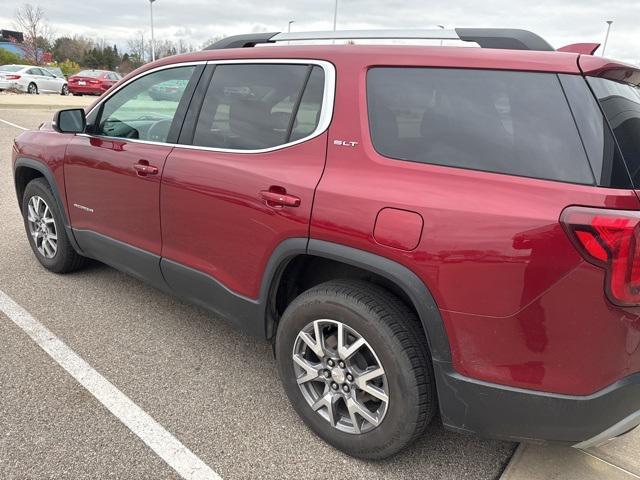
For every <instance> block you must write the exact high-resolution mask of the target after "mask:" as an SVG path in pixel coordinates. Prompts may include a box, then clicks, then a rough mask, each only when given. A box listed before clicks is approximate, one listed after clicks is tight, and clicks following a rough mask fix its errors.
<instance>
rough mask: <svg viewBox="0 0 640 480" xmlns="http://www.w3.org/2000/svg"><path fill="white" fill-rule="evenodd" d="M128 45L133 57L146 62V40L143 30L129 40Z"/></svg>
mask: <svg viewBox="0 0 640 480" xmlns="http://www.w3.org/2000/svg"><path fill="white" fill-rule="evenodd" d="M127 47H128V50H129V54H130V55H131V57H132V58H133V59H135V60H136V61H138V62H140V63H144V52H145V42H144V34H143V33H142V32H138V35H137V36H136V37H132V38H130V39H129V40H127Z"/></svg>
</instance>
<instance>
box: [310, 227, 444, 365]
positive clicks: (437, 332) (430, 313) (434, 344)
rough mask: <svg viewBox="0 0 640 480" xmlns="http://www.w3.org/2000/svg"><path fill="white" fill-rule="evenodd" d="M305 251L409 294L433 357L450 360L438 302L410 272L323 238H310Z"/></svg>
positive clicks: (394, 263)
mask: <svg viewBox="0 0 640 480" xmlns="http://www.w3.org/2000/svg"><path fill="white" fill-rule="evenodd" d="M307 253H308V254H309V255H315V256H319V257H325V258H329V259H331V260H336V261H340V262H344V263H347V264H349V265H353V266H354V267H358V268H362V269H363V270H368V271H370V272H373V273H376V274H377V275H380V276H382V277H384V278H386V279H387V280H389V281H391V282H393V283H395V284H396V285H397V286H398V287H399V288H400V289H402V291H403V292H404V293H405V294H406V295H407V297H409V299H410V300H411V302H412V303H413V306H414V308H415V309H416V311H417V313H418V316H419V317H420V321H421V322H422V326H423V327H424V331H425V334H426V337H427V338H426V340H427V342H428V345H429V349H430V351H431V356H432V358H433V360H434V361H438V362H445V363H449V362H451V349H450V347H449V340H448V337H447V334H446V331H445V328H444V323H443V321H442V317H441V315H440V310H439V309H438V305H437V304H436V302H435V300H434V298H433V295H432V294H431V292H430V291H429V289H428V288H427V286H426V285H425V284H424V282H423V281H422V280H420V278H419V277H418V276H417V275H416V274H415V273H414V272H412V271H411V270H410V269H408V268H407V267H405V266H404V265H401V264H400V263H398V262H396V261H394V260H390V259H388V258H385V257H382V256H380V255H376V254H374V253H370V252H367V251H364V250H360V249H357V248H353V247H348V246H346V245H341V244H337V243H332V242H327V241H324V240H315V239H310V240H309V244H308V247H307Z"/></svg>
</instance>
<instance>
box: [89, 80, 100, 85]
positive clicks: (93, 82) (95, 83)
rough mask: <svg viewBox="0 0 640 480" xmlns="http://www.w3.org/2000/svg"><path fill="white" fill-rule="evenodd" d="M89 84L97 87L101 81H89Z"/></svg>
mask: <svg viewBox="0 0 640 480" xmlns="http://www.w3.org/2000/svg"><path fill="white" fill-rule="evenodd" d="M89 83H90V84H92V85H97V84H99V83H100V80H89Z"/></svg>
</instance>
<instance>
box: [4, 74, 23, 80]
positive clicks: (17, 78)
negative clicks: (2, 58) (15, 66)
mask: <svg viewBox="0 0 640 480" xmlns="http://www.w3.org/2000/svg"><path fill="white" fill-rule="evenodd" d="M4 78H6V79H7V80H20V75H5V76H4Z"/></svg>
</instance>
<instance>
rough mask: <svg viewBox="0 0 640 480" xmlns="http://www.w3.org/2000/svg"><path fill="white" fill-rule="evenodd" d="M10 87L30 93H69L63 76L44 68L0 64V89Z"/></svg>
mask: <svg viewBox="0 0 640 480" xmlns="http://www.w3.org/2000/svg"><path fill="white" fill-rule="evenodd" d="M10 88H15V89H17V90H20V91H23V92H27V93H32V94H37V93H59V94H61V95H68V94H69V87H68V86H67V80H66V79H65V78H64V77H56V76H55V75H54V74H53V73H51V72H50V71H49V70H47V69H46V68H44V67H35V66H33V65H0V90H6V89H10Z"/></svg>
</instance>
